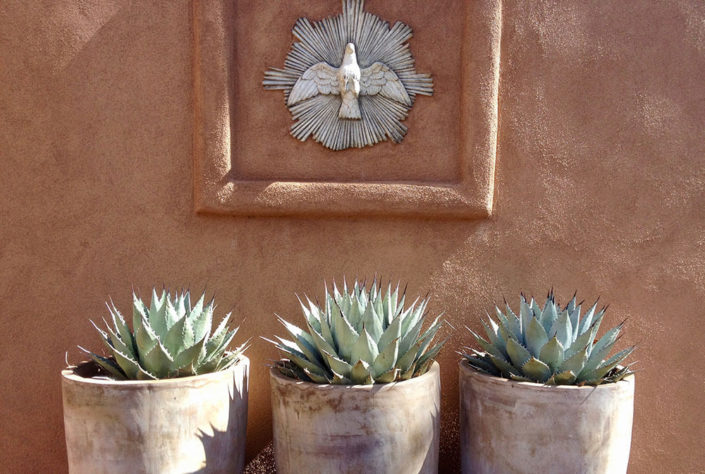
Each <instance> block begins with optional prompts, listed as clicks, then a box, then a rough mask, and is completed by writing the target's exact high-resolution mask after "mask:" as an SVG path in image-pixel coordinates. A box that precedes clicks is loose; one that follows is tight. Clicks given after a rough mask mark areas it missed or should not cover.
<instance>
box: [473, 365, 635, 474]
mask: <svg viewBox="0 0 705 474" xmlns="http://www.w3.org/2000/svg"><path fill="white" fill-rule="evenodd" d="M633 413H634V377H633V376H630V377H627V378H626V379H625V380H622V381H620V382H617V383H611V384H605V385H600V386H598V387H587V386H584V387H577V386H558V387H549V386H545V385H541V384H536V383H529V382H515V381H512V380H508V379H504V378H500V377H493V376H489V375H485V374H482V373H480V372H478V371H476V370H474V369H472V368H471V367H470V366H469V365H468V364H467V362H465V361H461V362H460V452H461V459H462V471H463V472H465V473H478V474H483V473H502V474H511V473H537V472H540V473H570V472H576V473H577V472H579V473H596V474H597V473H610V474H618V473H624V472H627V463H628V461H629V447H630V445H631V436H632V417H633Z"/></svg>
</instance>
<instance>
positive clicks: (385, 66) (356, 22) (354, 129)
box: [264, 0, 433, 150]
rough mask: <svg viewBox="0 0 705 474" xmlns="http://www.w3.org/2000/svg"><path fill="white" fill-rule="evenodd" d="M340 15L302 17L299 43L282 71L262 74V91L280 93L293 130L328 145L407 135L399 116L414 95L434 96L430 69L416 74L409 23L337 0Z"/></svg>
mask: <svg viewBox="0 0 705 474" xmlns="http://www.w3.org/2000/svg"><path fill="white" fill-rule="evenodd" d="M342 2H343V12H342V13H341V14H340V15H338V16H335V17H331V18H326V19H324V20H322V21H320V22H314V23H311V22H310V21H309V20H308V19H306V18H300V19H299V20H298V21H297V22H296V24H295V25H294V28H293V33H294V35H295V36H296V38H297V39H298V40H299V41H298V42H295V43H294V45H293V46H292V50H291V52H290V53H289V55H288V56H287V59H286V61H285V63H284V65H285V67H284V69H276V68H271V69H270V70H268V71H267V72H266V73H265V78H264V86H265V88H266V89H281V90H284V92H285V96H286V104H287V106H288V107H289V109H290V111H291V113H292V116H293V118H294V120H295V123H294V125H293V126H292V127H291V134H292V135H293V136H294V137H295V138H297V139H299V140H301V141H305V140H306V139H308V137H309V136H312V137H313V139H314V140H315V141H317V142H319V143H321V144H322V145H323V146H325V147H327V148H330V149H333V150H343V149H346V148H350V147H358V148H361V147H364V146H370V145H374V144H376V143H379V142H381V141H385V140H387V139H391V140H392V141H394V142H396V143H399V142H400V141H401V140H402V139H403V138H404V136H405V135H406V132H407V128H406V126H404V125H403V124H402V123H401V121H402V120H404V119H405V118H406V117H407V115H408V112H409V110H410V109H411V107H412V105H413V104H414V100H415V98H416V96H417V95H432V94H433V81H432V79H431V77H430V76H429V75H428V74H418V73H416V70H415V67H414V59H413V58H412V56H411V53H410V51H409V45H408V44H407V41H408V40H409V39H410V38H411V36H412V31H411V28H410V27H409V26H407V25H405V24H403V23H396V24H395V25H394V26H393V27H391V28H390V26H389V23H387V22H385V21H383V20H381V19H380V18H379V17H377V16H376V15H373V14H371V13H368V12H365V11H364V9H363V8H364V0H342Z"/></svg>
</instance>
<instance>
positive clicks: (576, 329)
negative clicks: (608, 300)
mask: <svg viewBox="0 0 705 474" xmlns="http://www.w3.org/2000/svg"><path fill="white" fill-rule="evenodd" d="M606 309H607V308H606V307H605V308H602V309H600V310H599V311H598V310H597V301H596V302H595V303H594V304H593V305H592V306H591V307H590V308H589V309H588V311H587V312H586V313H585V316H584V317H582V318H581V316H580V311H581V304H580V303H578V302H577V301H576V295H573V298H572V299H571V300H570V302H569V303H568V304H567V305H566V306H565V307H563V308H561V306H560V305H559V304H557V303H556V301H555V297H554V295H553V291H551V292H549V294H548V298H547V299H546V303H545V304H544V306H543V308H542V307H541V306H539V304H538V303H537V302H536V301H534V299H533V298H532V299H531V301H528V302H527V300H526V298H525V297H524V295H523V294H522V295H521V297H520V301H519V314H518V315H517V314H516V313H514V312H513V311H512V309H511V308H510V307H509V305H508V304H507V305H506V311H504V312H503V311H502V310H500V309H499V307H496V308H495V312H496V319H497V321H494V320H493V319H492V318H491V317H490V316H489V315H488V316H487V322H485V321H482V325H483V328H484V330H485V333H486V334H487V339H485V338H483V337H481V336H480V335H478V334H476V333H475V332H473V331H472V330H470V329H469V328H468V330H469V331H470V333H471V334H472V335H473V337H474V338H475V340H476V341H477V343H478V344H479V345H480V347H482V349H483V350H484V352H479V351H477V350H475V349H470V348H468V349H469V353H467V354H464V356H465V357H466V359H467V361H468V363H469V364H470V365H471V366H472V367H474V368H475V369H477V370H478V371H481V372H484V373H487V374H490V375H496V376H501V377H505V378H510V379H513V380H528V381H532V382H538V383H545V384H548V385H573V384H579V385H583V384H586V385H599V384H601V383H612V382H617V381H619V380H622V379H623V378H624V377H626V376H628V375H629V374H631V373H632V372H631V370H630V369H629V366H627V367H624V366H622V365H621V364H622V362H623V361H624V360H625V359H626V357H627V356H629V354H631V353H632V351H633V350H634V347H629V348H627V349H624V350H622V351H620V352H618V353H617V354H615V355H614V356H612V357H609V353H610V352H611V350H612V347H613V346H614V344H615V343H616V341H617V340H618V338H619V334H620V331H621V330H622V326H623V323H622V324H620V325H618V326H617V327H615V328H612V329H610V330H609V331H607V332H606V333H605V334H604V335H603V336H602V337H601V338H600V339H599V340H597V342H595V341H596V339H595V338H596V336H597V331H598V329H599V327H600V323H601V322H602V318H603V315H604V313H605V310H606Z"/></svg>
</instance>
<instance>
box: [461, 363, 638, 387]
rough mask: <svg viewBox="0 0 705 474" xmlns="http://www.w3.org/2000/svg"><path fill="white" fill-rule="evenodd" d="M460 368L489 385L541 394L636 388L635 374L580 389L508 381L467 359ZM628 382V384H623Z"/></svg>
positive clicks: (462, 372)
mask: <svg viewBox="0 0 705 474" xmlns="http://www.w3.org/2000/svg"><path fill="white" fill-rule="evenodd" d="M458 366H459V368H460V372H459V373H460V374H466V375H467V376H469V377H476V378H478V379H479V380H481V381H482V382H483V383H485V384H488V385H496V386H504V387H507V386H509V387H516V388H521V389H525V390H535V391H540V392H553V393H555V392H556V391H566V390H567V391H574V392H579V391H581V390H582V391H592V390H595V389H600V390H602V391H605V390H622V389H624V388H628V387H633V386H634V374H631V375H628V376H627V377H625V378H623V379H622V380H620V381H619V382H613V383H605V384H601V385H597V386H594V385H583V386H582V387H579V386H577V385H545V384H542V383H536V382H520V381H518V380H512V379H506V378H504V377H499V376H497V375H490V374H485V373H482V372H480V371H479V370H477V369H475V368H473V367H472V366H471V365H470V364H469V363H468V361H467V360H466V359H461V360H460V361H459V362H458ZM621 382H627V383H621Z"/></svg>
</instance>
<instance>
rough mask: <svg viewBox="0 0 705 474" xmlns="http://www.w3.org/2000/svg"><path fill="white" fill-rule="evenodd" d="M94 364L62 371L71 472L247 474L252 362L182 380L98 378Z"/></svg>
mask: <svg viewBox="0 0 705 474" xmlns="http://www.w3.org/2000/svg"><path fill="white" fill-rule="evenodd" d="M91 370H95V366H94V365H93V363H92V362H89V363H86V364H82V365H79V367H78V368H76V369H67V370H64V371H63V372H62V374H61V375H62V392H63V402H64V429H65V432H66V447H67V451H68V461H69V471H70V472H71V473H91V474H95V473H130V474H133V473H142V472H145V473H172V472H173V473H190V472H204V473H205V472H241V471H242V469H243V465H244V461H245V428H246V426H247V390H248V376H249V360H248V359H247V358H246V357H242V358H241V360H240V362H238V363H237V364H236V365H235V366H233V367H231V368H230V369H228V370H224V371H220V372H215V373H210V374H204V375H198V376H194V377H182V378H175V379H163V380H151V381H115V380H103V379H96V378H91V377H90V375H91V374H90V372H91Z"/></svg>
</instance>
